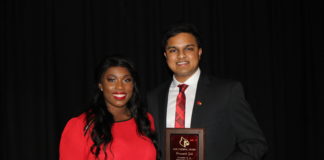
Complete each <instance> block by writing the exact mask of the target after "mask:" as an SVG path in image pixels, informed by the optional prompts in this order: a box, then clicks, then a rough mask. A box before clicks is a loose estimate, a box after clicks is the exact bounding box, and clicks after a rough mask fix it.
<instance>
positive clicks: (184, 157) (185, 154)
mask: <svg viewBox="0 0 324 160" xmlns="http://www.w3.org/2000/svg"><path fill="white" fill-rule="evenodd" d="M165 136H166V137H165V157H166V160H204V143H205V140H204V138H205V137H204V136H205V135H204V129H203V128H167V129H166V134H165Z"/></svg>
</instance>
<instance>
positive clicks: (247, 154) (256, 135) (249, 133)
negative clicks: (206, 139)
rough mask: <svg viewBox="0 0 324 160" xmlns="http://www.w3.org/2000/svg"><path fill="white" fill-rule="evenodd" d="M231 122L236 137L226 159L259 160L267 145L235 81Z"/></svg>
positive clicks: (232, 92) (240, 86)
mask: <svg viewBox="0 0 324 160" xmlns="http://www.w3.org/2000/svg"><path fill="white" fill-rule="evenodd" d="M230 109H231V112H230V113H231V124H232V127H233V130H234V132H235V137H236V150H235V151H234V152H233V153H232V154H231V155H230V156H229V157H228V158H227V160H259V159H262V157H263V156H264V154H265V153H266V151H267V149H268V147H267V144H266V140H265V138H264V136H263V133H262V131H261V129H260V127H259V126H258V123H257V121H256V119H255V117H254V115H253V113H252V111H251V109H250V106H249V104H248V103H247V101H246V100H245V96H244V91H243V87H242V85H241V83H235V84H234V85H233V86H232V90H231V99H230Z"/></svg>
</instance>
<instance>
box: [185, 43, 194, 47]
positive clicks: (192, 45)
mask: <svg viewBox="0 0 324 160" xmlns="http://www.w3.org/2000/svg"><path fill="white" fill-rule="evenodd" d="M194 46H196V45H195V44H188V45H186V47H194Z"/></svg>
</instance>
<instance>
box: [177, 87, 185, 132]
mask: <svg viewBox="0 0 324 160" xmlns="http://www.w3.org/2000/svg"><path fill="white" fill-rule="evenodd" d="M178 87H179V90H180V91H179V94H178V96H177V107H176V117H175V128H184V127H185V112H186V95H185V93H184V92H185V90H186V89H187V87H188V85H186V84H179V85H178Z"/></svg>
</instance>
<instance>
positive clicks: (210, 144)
mask: <svg viewBox="0 0 324 160" xmlns="http://www.w3.org/2000/svg"><path fill="white" fill-rule="evenodd" d="M170 84H171V80H169V81H168V82H166V83H164V84H162V85H160V86H159V87H158V88H156V89H154V90H153V91H151V92H149V94H148V96H147V102H148V107H149V112H150V113H152V114H153V117H154V120H155V126H156V131H157V133H158V141H159V147H160V149H161V151H162V157H163V156H164V153H163V152H164V150H165V146H164V139H165V128H166V108H167V97H168V92H169V86H170ZM197 101H200V102H201V103H202V105H197ZM191 128H205V159H206V160H258V159H261V158H262V157H263V155H264V154H265V152H266V151H267V145H266V141H265V138H264V136H263V134H262V131H261V130H260V128H259V126H258V124H257V122H256V120H255V118H254V116H253V114H252V112H251V110H250V107H249V105H248V103H247V102H246V100H245V98H244V92H243V88H242V85H241V84H240V83H239V82H235V81H225V80H220V79H216V78H214V77H211V76H204V75H202V74H201V75H200V78H199V81H198V86H197V91H196V98H195V101H194V108H193V113H192V120H191ZM162 159H164V157H163V158H162Z"/></svg>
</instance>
